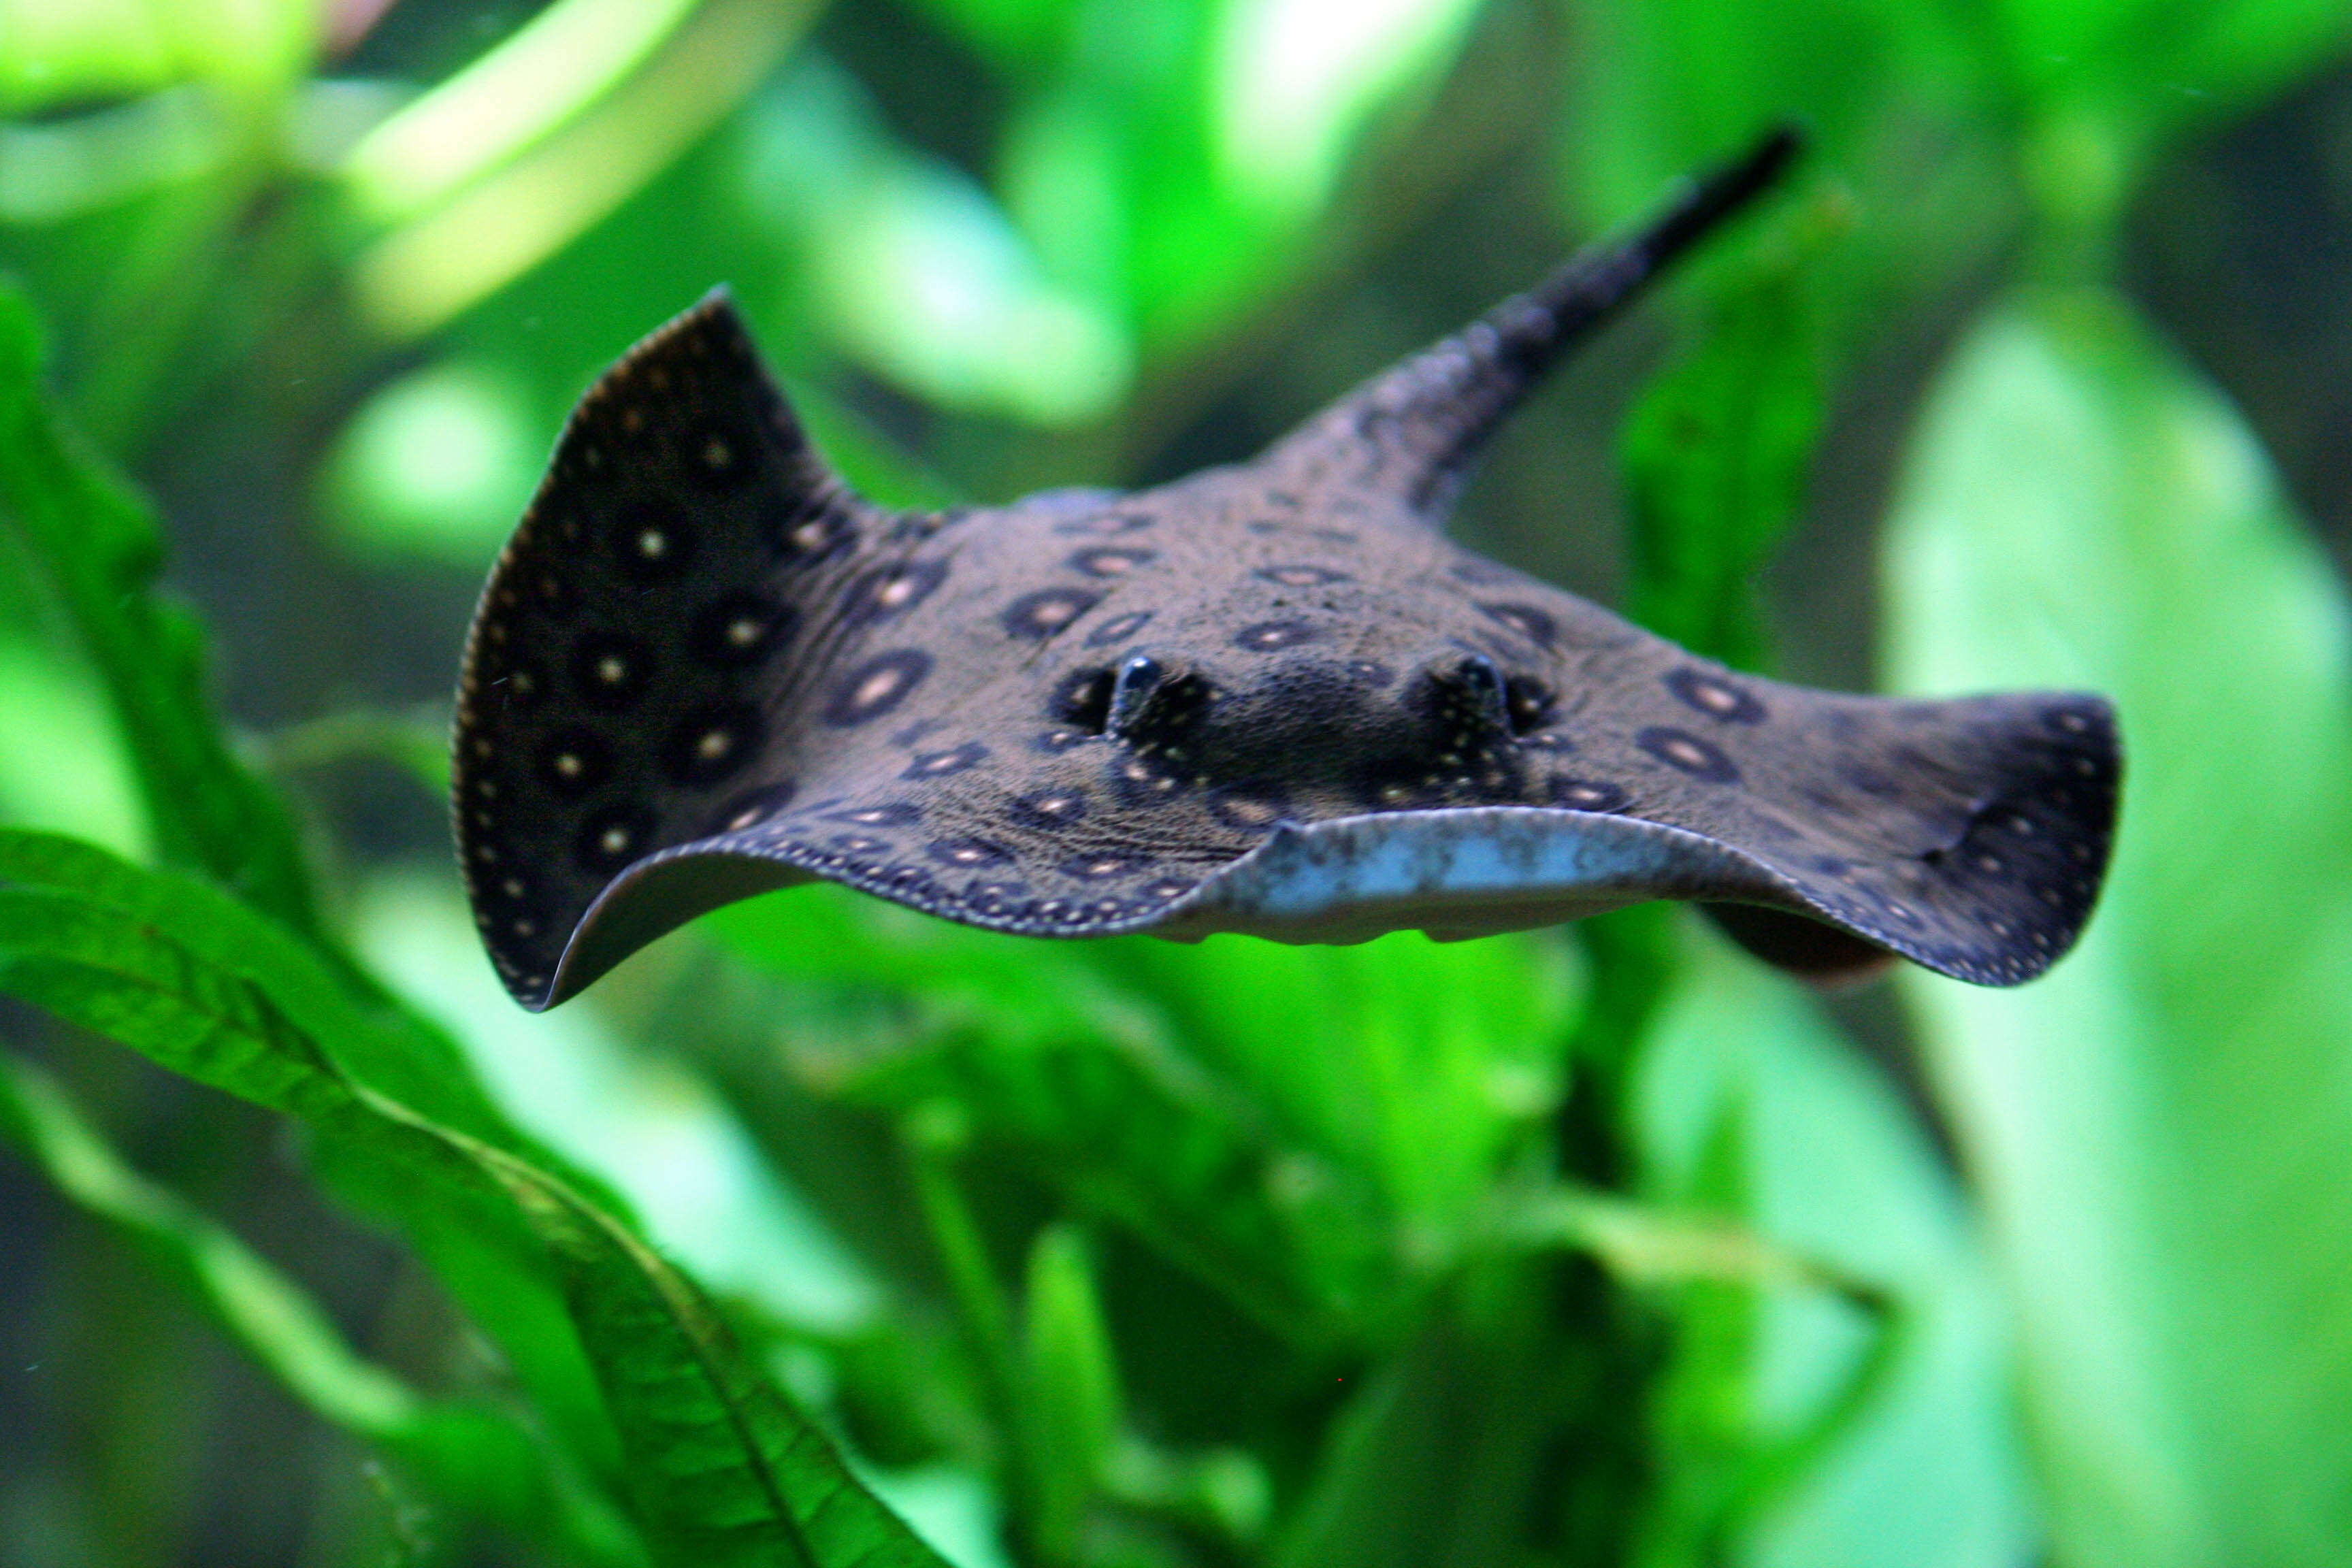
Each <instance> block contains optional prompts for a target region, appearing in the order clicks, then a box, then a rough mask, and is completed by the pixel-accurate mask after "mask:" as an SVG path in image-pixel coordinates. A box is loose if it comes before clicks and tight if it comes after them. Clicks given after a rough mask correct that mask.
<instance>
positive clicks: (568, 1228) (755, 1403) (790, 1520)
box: [0, 834, 940, 1568]
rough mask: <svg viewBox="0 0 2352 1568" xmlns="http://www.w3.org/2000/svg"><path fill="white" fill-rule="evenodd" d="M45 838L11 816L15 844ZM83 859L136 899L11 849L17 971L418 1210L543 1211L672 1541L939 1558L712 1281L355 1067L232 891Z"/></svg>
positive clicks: (540, 1223)
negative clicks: (237, 961) (30, 867)
mask: <svg viewBox="0 0 2352 1568" xmlns="http://www.w3.org/2000/svg"><path fill="white" fill-rule="evenodd" d="M31 838H32V836H28V835H16V834H8V835H0V847H26V840H28V839H31ZM30 847H32V848H34V849H40V848H45V847H46V848H49V849H50V850H51V851H52V860H51V865H52V867H53V866H54V862H55V860H56V859H57V858H61V857H58V856H57V854H56V853H55V846H54V842H53V841H52V842H51V843H50V844H48V845H42V844H39V843H34V844H32V845H31V846H30ZM85 864H86V866H87V867H88V868H89V869H90V870H91V871H92V872H93V873H95V874H94V875H93V877H92V880H93V881H97V882H100V883H101V884H103V886H104V888H105V889H106V892H107V893H108V894H111V895H113V897H114V898H115V899H118V900H120V899H125V898H128V899H130V900H132V901H133V902H135V903H136V905H137V907H136V908H135V909H127V908H125V907H123V905H122V904H121V903H120V902H114V901H109V899H108V898H107V897H105V896H94V895H92V894H91V893H89V892H86V891H81V890H79V889H76V888H75V887H74V886H72V885H71V883H70V881H69V880H68V879H65V878H62V877H58V876H57V875H55V874H54V872H52V874H51V875H50V876H49V878H48V879H47V881H46V882H44V883H41V884H37V885H26V882H25V881H24V880H23V879H20V878H17V877H16V876H14V875H12V874H11V872H12V871H13V868H0V991H5V992H6V993H7V994H13V995H16V996H17V997H19V998H21V999H23V1000H25V1001H26V1002H29V1003H32V1004H33V1005H37V1006H40V1007H43V1008H45V1009H47V1010H48V1011H50V1012H52V1013H55V1014H57V1015H58V1016H60V1017H64V1018H67V1019H68V1020H69V1021H71V1022H73V1023H76V1024H79V1025H80V1026H83V1027H86V1028H89V1029H90V1030H92V1031H93V1032H95V1033H99V1034H102V1035H106V1036H108V1037H111V1038H115V1039H118V1040H120V1041H121V1042H122V1043H123V1044H125V1045H128V1046H130V1047H132V1048H134V1049H137V1050H139V1051H141V1052H142V1054H144V1055H146V1056H148V1057H149V1058H152V1059H153V1060H154V1061H155V1062H157V1063H158V1065H160V1066H163V1067H165V1068H169V1069H171V1070H173V1071H175V1072H179V1073H182V1074H183V1075H184V1076H186V1077H189V1078H192V1079H195V1080H196V1081H198V1082H201V1083H206V1084H209V1085H211V1086H213V1087H215V1088H218V1089H226V1090H227V1091H229V1092H230V1093H233V1094H236V1095H238V1096H240V1097H242V1098H244V1099H247V1100H253V1101H255V1102H256V1103H257V1104H261V1105H265V1106H268V1107H270V1108H272V1109H275V1110H283V1111H285V1112H287V1113H289V1114H290V1115H293V1116H295V1117H297V1118H299V1120H301V1121H303V1122H304V1123H305V1124H306V1125H307V1126H308V1127H309V1128H310V1131H311V1132H312V1133H313V1135H314V1137H315V1138H316V1139H317V1140H318V1141H319V1142H320V1145H322V1146H325V1147H332V1148H336V1149H339V1150H341V1152H343V1154H344V1155H345V1156H346V1157H357V1158H361V1159H363V1160H365V1161H367V1162H368V1163H372V1164H374V1165H376V1166H378V1167H380V1168H381V1169H382V1170H383V1172H384V1173H386V1174H387V1175H390V1176H394V1177H396V1178H398V1179H399V1180H400V1182H402V1183H404V1184H405V1185H406V1191H407V1192H408V1194H409V1199H408V1201H409V1205H410V1207H411V1209H412V1211H413V1210H414V1209H415V1208H418V1207H427V1206H429V1207H430V1208H431V1209H432V1210H434V1211H436V1213H438V1214H443V1215H446V1214H448V1213H449V1212H451V1211H457V1212H459V1213H462V1214H463V1215H464V1217H465V1223H466V1225H467V1227H468V1228H473V1229H478V1230H480V1231H482V1232H486V1233H488V1234H490V1235H493V1236H495V1235H496V1234H498V1233H499V1231H500V1230H511V1229H513V1228H514V1227H516V1226H518V1225H520V1226H523V1227H526V1228H527V1231H528V1234H529V1235H530V1237H532V1238H533V1239H534V1240H535V1241H536V1242H537V1244H538V1246H539V1247H540V1248H541V1249H542V1250H541V1263H542V1267H544V1268H547V1269H548V1270H549V1271H550V1272H551V1274H552V1277H553V1279H554V1280H555V1282H556V1283H557V1285H558V1286H559V1288H560V1289H561V1290H562V1299H563V1300H564V1303H565V1306H566V1309H567V1311H568V1316H569V1320H570V1329H571V1331H572V1333H574V1334H576V1336H577V1340H578V1343H579V1345H580V1347H581V1348H582V1349H583V1351H584V1352H585V1353H586V1355H587V1357H588V1359H589V1361H590V1363H591V1364H592V1365H593V1368H594V1372H595V1377H596V1383H597V1386H598V1387H599V1389H600V1390H601V1391H602V1394H603V1397H604V1410H605V1413H606V1414H607V1415H608V1416H609V1418H610V1420H611V1421H612V1423H613V1426H614V1428H615V1429H616V1430H617V1433H618V1436H619V1444H620V1449H621V1455H622V1469H621V1477H622V1479H623V1480H624V1482H625V1485H626V1486H627V1487H628V1489H629V1490H630V1492H631V1493H632V1495H633V1496H634V1498H635V1503H636V1514H637V1518H638V1522H639V1524H640V1526H641V1528H643V1529H644V1531H646V1537H647V1544H648V1546H649V1547H650V1548H651V1549H652V1550H653V1552H654V1553H655V1555H656V1558H658V1559H660V1560H662V1561H664V1562H674V1563H695V1564H709V1563H761V1564H767V1563H777V1562H786V1563H798V1564H803V1565H804V1568H842V1565H845V1564H850V1563H856V1564H858V1565H859V1568H890V1565H903V1568H940V1560H939V1559H938V1558H937V1557H936V1556H935V1555H933V1554H932V1553H931V1552H929V1549H928V1548H926V1547H924V1546H923V1545H922V1544H921V1543H920V1542H919V1541H918V1540H917V1539H916V1537H915V1536H914V1535H913V1534H912V1532H910V1531H908V1529H907V1527H906V1526H905V1525H904V1524H903V1523H901V1522H900V1521H898V1519H897V1517H896V1516H895V1515H893V1514H891V1513H890V1512H889V1511H888V1510H886V1509H884V1508H883V1507H882V1505H881V1504H880V1503H878V1502H877V1501H876V1500H874V1498H873V1497H872V1495H871V1494H870V1493H868V1492H866V1490H865V1489H864V1488H863V1487H862V1486H861V1485H860V1484H859V1483H858V1482H857V1481H856V1479H854V1478H853V1477H852V1476H851V1475H850V1473H849V1471H848V1469H847V1468H846V1467H845V1465H844V1463H843V1462H842V1460H841V1458H840V1457H839V1456H838V1455H837V1454H836V1453H835V1451H834V1450H833V1448H832V1447H831V1445H830V1444H829V1443H827V1442H826V1440H825V1439H824V1436H822V1435H821V1434H819V1433H818V1432H817V1430H816V1429H815V1427H814V1426H812V1425H811V1424H810V1423H809V1422H808V1420H807V1419H806V1417H804V1416H803V1415H801V1414H800V1413H799V1411H797V1410H796V1409H794V1408H793V1406H792V1405H791V1404H790V1403H789V1402H788V1401H786V1400H785V1399H784V1397H783V1395H782V1394H780V1393H779V1392H778V1391H777V1390H776V1389H775V1388H774V1387H773V1386H772V1384H769V1383H768V1382H767V1381H766V1380H765V1379H764V1378H763V1377H762V1376H761V1375H760V1374H759V1373H757V1372H755V1371H754V1370H753V1369H752V1367H751V1364H750V1363H748V1362H746V1361H745V1360H744V1358H743V1357H742V1356H741V1355H740V1353H739V1352H737V1350H736V1349H735V1347H734V1345H733V1343H732V1342H731V1340H730V1337H729V1335H728V1332H727V1331H726V1329H725V1327H724V1325H723V1324H722V1323H720V1321H719V1319H718V1317H717V1316H716V1314H715V1313H714V1312H713V1311H712V1310H711V1309H710V1307H709V1303H708V1302H707V1301H706V1300H704V1299H703V1298H702V1296H701V1294H700V1292H699V1290H698V1289H697V1288H696V1287H695V1286H694V1285H693V1284H692V1283H691V1282H690V1281H688V1279H686V1278H685V1277H684V1276H683V1275H681V1274H679V1273H678V1272H677V1270H675V1269H674V1268H670V1267H669V1266H668V1265H667V1264H666V1263H664V1262H663V1261H662V1260H661V1259H660V1258H657V1257H656V1255H655V1254H654V1253H653V1252H652V1251H651V1249H650V1248H648V1247H646V1245H645V1243H643V1242H642V1241H640V1240H639V1239H638V1238H637V1237H635V1235H634V1234H633V1233H632V1232H631V1231H630V1230H629V1229H628V1227H627V1226H625V1225H624V1224H622V1223H621V1222H620V1221H619V1220H617V1219H615V1218H614V1217H613V1216H612V1215H610V1214H608V1213H606V1212H605V1211H604V1210H603V1209H601V1208H599V1207H598V1206H596V1205H594V1204H593V1203H592V1202H590V1201H589V1200H587V1199H585V1198H583V1197H582V1196H581V1195H580V1194H578V1193H577V1192H575V1191H574V1190H573V1189H572V1187H571V1186H570V1185H569V1184H566V1183H564V1182H562V1181H561V1180H559V1179H557V1178H555V1177H553V1176H551V1175H549V1174H547V1173H544V1172H542V1171H541V1170H540V1169H538V1168H537V1167H536V1166H534V1165H533V1164H532V1163H530V1162H529V1161H527V1160H526V1159H524V1158H521V1157H520V1156H518V1155H517V1154H515V1153H511V1152H508V1151H507V1150H505V1149H501V1148H499V1147H496V1146H493V1145H492V1144H490V1143H488V1142H484V1141H482V1140H480V1139H478V1138H476V1137H473V1136H471V1135H469V1134H467V1133H466V1132H463V1131H457V1130H456V1129H454V1128H450V1127H446V1126H443V1125H441V1124H439V1123H437V1122H436V1121H431V1120H429V1119H427V1118H426V1117H425V1116H423V1115H420V1114H419V1113H418V1112H416V1111H415V1110H411V1109H410V1108H408V1107H407V1106H404V1105H403V1104H401V1103H400V1102H398V1101H397V1100H393V1099H391V1098H389V1097H388V1096H386V1095H383V1094H382V1093H380V1092H378V1091H376V1090H375V1089H371V1088H369V1087H367V1086H366V1085H364V1084H363V1083H362V1082H360V1081H358V1080H356V1079H353V1078H352V1077H351V1076H349V1075H347V1074H346V1073H345V1072H344V1071H343V1070H342V1069H341V1067H340V1066H339V1064H338V1063H337V1061H336V1059H335V1058H334V1056H333V1055H332V1054H331V1051H330V1049H329V1048H328V1047H327V1046H326V1045H325V1044H324V1043H323V1042H322V1041H321V1040H320V1038H318V1037H314V1036H312V1035H311V1034H310V1033H308V1032H307V1031H306V1029H305V1028H304V1026H303V1024H302V1022H301V1019H302V1018H303V1017H304V1016H310V1017H316V1016H320V1007H321V1004H320V1000H319V999H318V998H317V997H316V996H315V995H313V994H310V993H311V991H312V989H313V984H314V982H313V979H312V977H310V976H306V975H304V974H302V973H299V971H297V970H296V969H295V968H294V967H293V966H292V965H291V964H290V963H278V962H277V960H278V958H279V956H280V955H278V954H275V953H265V954H263V955H261V956H259V957H257V958H255V959H252V960H249V961H247V964H246V965H245V966H244V967H238V966H235V965H232V964H230V963H224V962H221V961H219V960H218V959H216V958H215V957H214V956H212V955H211V954H210V953H209V952H207V951H206V949H207V945H208V942H210V940H211V939H210V938H209V937H208V936H207V934H206V931H205V929H204V921H203V918H202V917H203V916H204V915H205V914H206V913H209V914H210V915H211V916H212V918H213V919H214V920H215V921H226V920H230V919H233V918H234V917H231V916H228V915H227V914H226V911H225V910H223V909H220V908H215V909H213V910H209V911H206V910H204V908H203V906H204V905H205V903H206V902H207V901H210V902H213V903H215V904H216V905H226V900H221V899H219V897H218V895H217V894H215V893H213V892H212V891H211V890H210V889H206V888H205V887H203V886H201V885H200V884H194V883H186V882H177V881H175V880H174V879H170V878H167V877H163V876H160V875H156V874H152V873H142V872H140V871H138V870H137V869H136V868H131V867H129V866H125V865H122V864H121V863H120V862H112V861H110V860H109V859H108V858H105V857H101V856H99V855H98V853H97V852H96V851H86V852H85ZM281 971H282V973H281ZM280 982H283V984H282V985H281V984H280ZM281 990H283V991H284V992H285V993H286V995H285V996H284V997H282V998H281V995H280V994H279V993H280V991H281ZM386 1186H387V1188H390V1187H392V1186H393V1184H391V1183H387V1184H386ZM428 1234H429V1231H428Z"/></svg>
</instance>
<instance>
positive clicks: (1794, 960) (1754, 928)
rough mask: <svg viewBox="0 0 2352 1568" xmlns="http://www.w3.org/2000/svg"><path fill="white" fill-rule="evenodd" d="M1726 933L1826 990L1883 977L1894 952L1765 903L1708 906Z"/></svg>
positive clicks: (1764, 959) (1767, 958)
mask: <svg viewBox="0 0 2352 1568" xmlns="http://www.w3.org/2000/svg"><path fill="white" fill-rule="evenodd" d="M1700 907H1701V908H1703V909H1705V910H1706V912H1707V917H1708V918H1709V919H1710V920H1712V921H1715V923H1716V925H1717V928H1718V929H1719V930H1721V931H1722V932H1723V934H1724V935H1726V936H1727V937H1729V938H1730V939H1731V940H1732V941H1734V942H1738V944H1739V945H1740V946H1742V947H1744V948H1746V949H1747V950H1748V952H1751V953H1753V954H1755V955H1756V956H1757V957H1758V958H1760V959H1762V960H1763V961H1764V962H1765V963H1769V964H1771V965H1772V966H1773V967H1774V968H1776V969H1785V970H1787V971H1788V972H1789V973H1791V974H1794V975H1796V976H1797V977H1798V978H1800V979H1801V980H1807V981H1810V982H1811V983H1812V984H1815V985H1820V986H1823V987H1836V986H1841V985H1853V984H1860V983H1861V982H1863V981H1864V980H1869V979H1872V978H1874V977H1875V976H1877V975H1879V974H1882V973H1885V971H1886V967H1887V965H1889V964H1891V963H1894V962H1895V952H1894V951H1893V950H1892V949H1890V948H1885V947H1881V946H1879V945H1878V944H1877V943H1875V942H1865V941H1864V940H1863V939H1862V938H1861V937H1858V936H1854V935H1852V934H1850V933H1849V932H1846V931H1840V930H1839V929H1838V928H1837V927H1835V926H1833V925H1824V924H1822V922H1821V921H1817V920H1809V919H1807V918H1806V917H1805V916H1803V915H1793V914H1790V912H1789V911H1788V910H1776V909H1770V908H1768V907H1766V906H1765V905H1762V904H1705V905H1702V906H1700Z"/></svg>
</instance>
